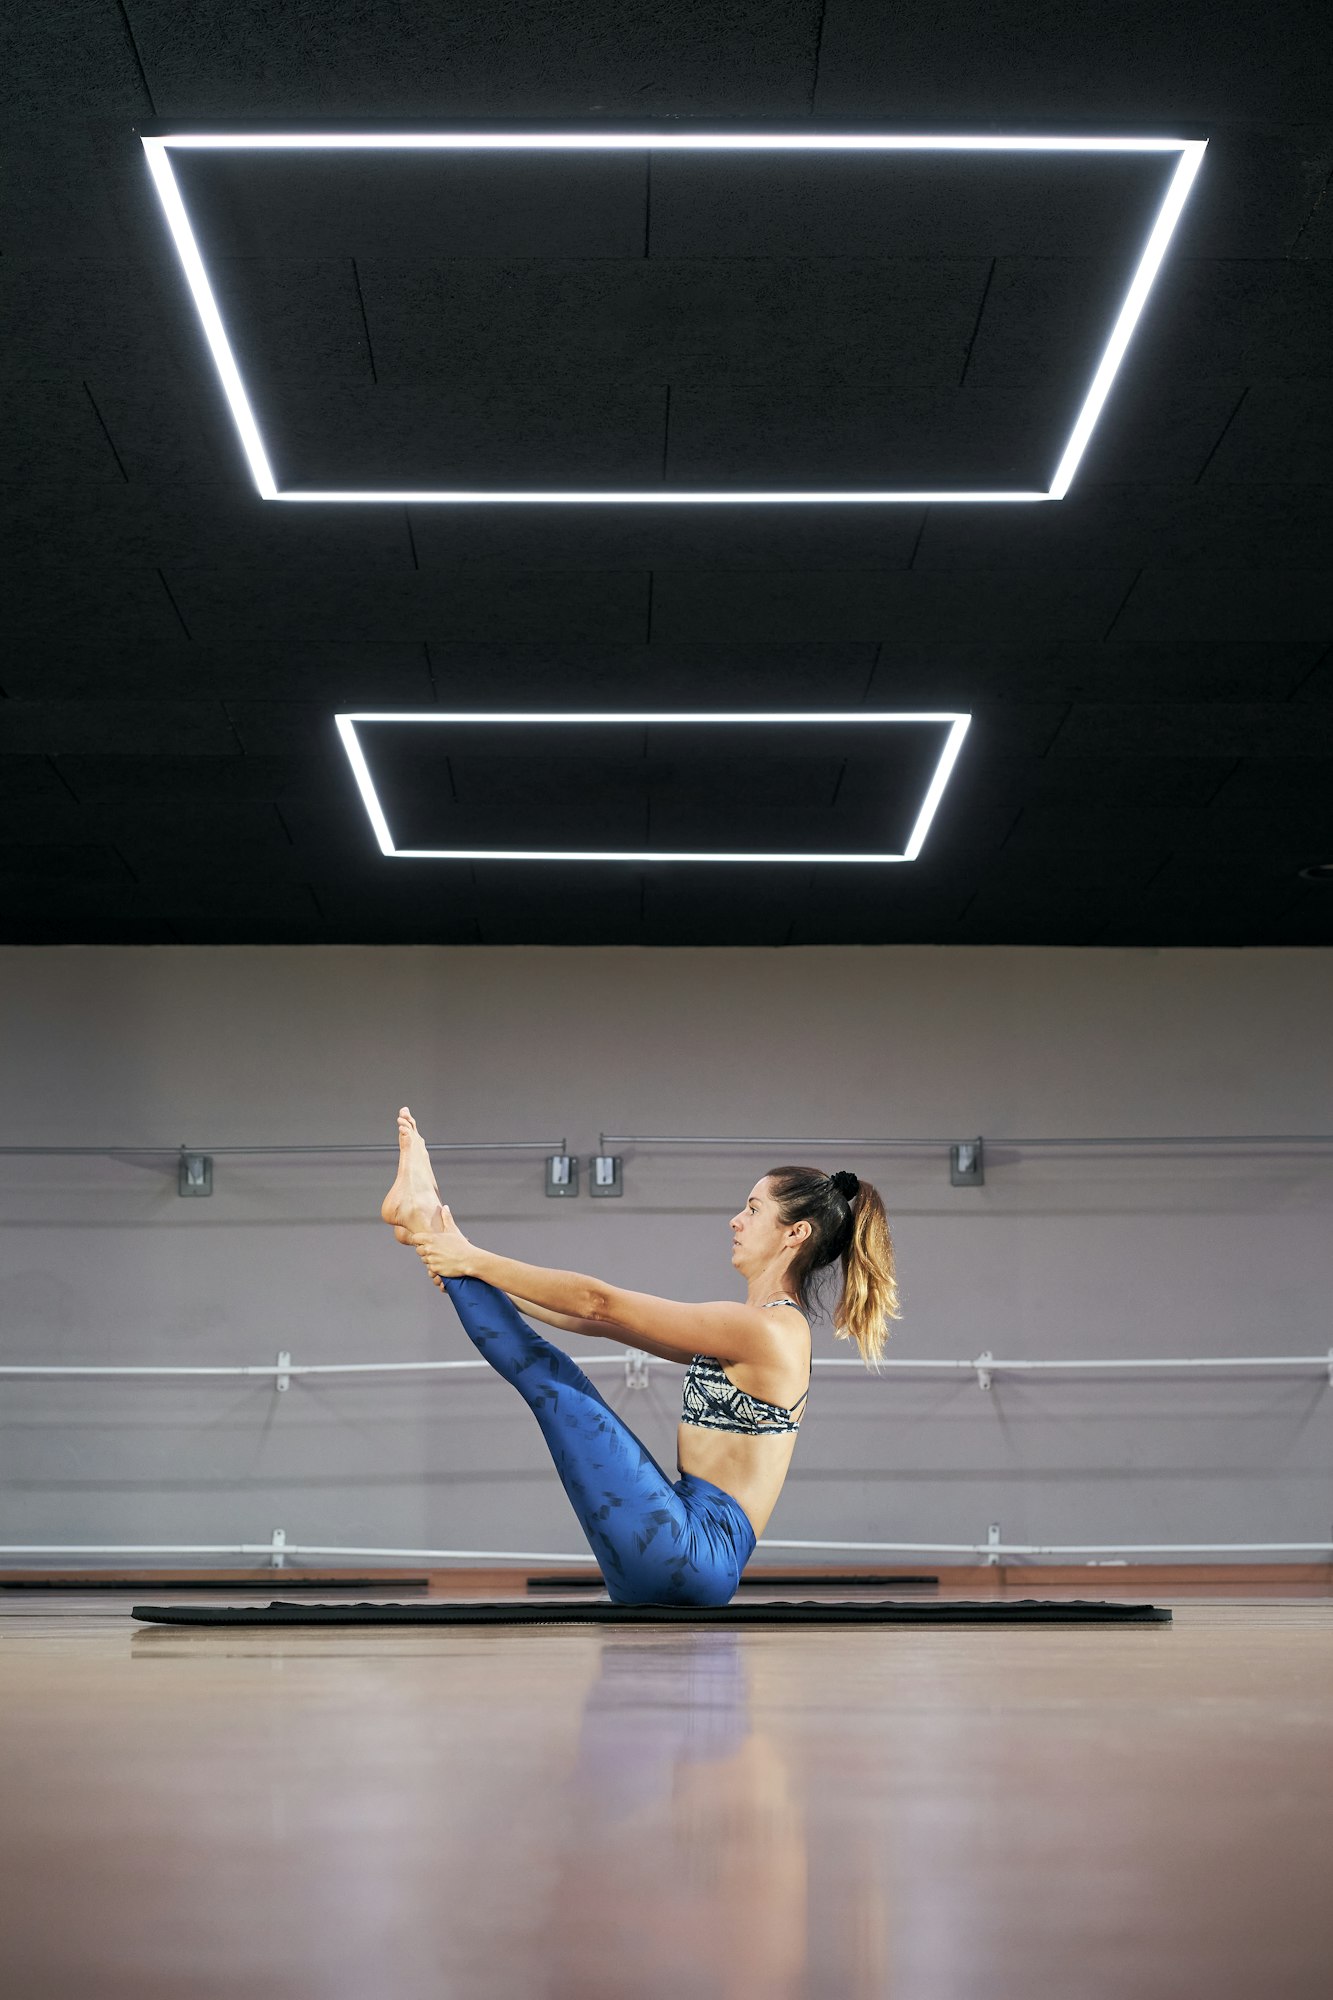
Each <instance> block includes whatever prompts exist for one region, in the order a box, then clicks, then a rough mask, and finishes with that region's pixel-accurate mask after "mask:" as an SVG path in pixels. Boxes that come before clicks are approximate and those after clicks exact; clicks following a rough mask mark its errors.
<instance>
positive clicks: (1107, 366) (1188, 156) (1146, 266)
mask: <svg viewBox="0 0 1333 2000" xmlns="http://www.w3.org/2000/svg"><path fill="white" fill-rule="evenodd" d="M1206 143H1207V142H1206V140H1202V139H1199V140H1194V141H1191V142H1190V143H1189V144H1187V145H1185V146H1183V147H1182V148H1181V153H1180V164H1179V166H1178V167H1177V168H1176V171H1175V173H1174V174H1173V175H1172V176H1171V185H1170V187H1169V188H1168V189H1167V191H1166V199H1165V200H1164V201H1163V203H1162V206H1161V208H1160V209H1159V210H1158V212H1157V220H1156V222H1155V223H1154V224H1153V229H1152V234H1151V236H1149V238H1148V242H1147V245H1146V247H1145V249H1144V252H1143V255H1142V257H1140V259H1139V266H1138V269H1137V270H1136V271H1135V273H1134V278H1133V282H1132V283H1131V285H1130V288H1129V292H1128V294H1127V296H1126V298H1125V303H1124V304H1123V306H1121V308H1120V316H1119V318H1118V319H1117V320H1116V323H1115V326H1114V328H1113V329H1112V332H1111V338H1110V339H1109V340H1108V341H1107V343H1106V352H1105V353H1104V354H1103V356H1102V358H1101V361H1100V363H1099V364H1098V368H1097V373H1096V374H1095V375H1094V376H1093V378H1092V387H1091V388H1090V389H1089V390H1088V393H1087V395H1086V397H1085V398H1084V402H1083V408H1082V409H1081V410H1080V411H1079V413H1078V416H1077V417H1076V419H1075V421H1074V428H1073V430H1072V431H1071V432H1070V434H1069V442H1068V444H1067V445H1066V446H1065V450H1064V457H1063V458H1062V459H1061V460H1060V463H1059V465H1058V466H1057V468H1056V473H1055V477H1054V479H1053V480H1052V481H1051V495H1050V497H1051V499H1052V500H1063V499H1064V497H1065V494H1066V493H1067V492H1068V491H1069V486H1070V481H1071V480H1072V479H1073V477H1074V474H1075V472H1076V471H1077V470H1078V462H1079V460H1080V459H1081V458H1082V456H1083V453H1084V451H1085V449H1086V448H1087V443H1088V439H1089V438H1090V437H1091V436H1092V427H1093V425H1094V424H1095V423H1096V421H1097V419H1098V417H1099V416H1100V415H1101V413H1102V405H1103V403H1105V401H1106V398H1107V397H1108V396H1109V395H1110V393H1111V384H1112V382H1114V380H1115V377H1116V370H1117V369H1118V368H1119V366H1120V363H1121V362H1122V361H1123V360H1124V357H1125V349H1126V348H1127V347H1128V346H1129V340H1130V335H1131V334H1132V333H1133V331H1134V329H1135V327H1136V326H1137V325H1138V323H1139V316H1140V314H1141V313H1142V311H1143V308H1144V306H1145V304H1146V303H1147V299H1148V293H1149V292H1150V291H1151V289H1152V282H1153V279H1154V278H1155V277H1156V276H1157V273H1158V271H1159V269H1160V268H1161V263H1162V259H1163V257H1165V255H1166V246H1167V244H1168V243H1169V242H1170V241H1171V237H1172V235H1173V233H1174V231H1175V227H1176V224H1177V223H1178V222H1179V220H1180V212H1181V210H1182V209H1183V208H1184V206H1185V201H1186V197H1187V196H1188V194H1189V191H1190V189H1191V188H1192V187H1193V185H1194V176H1195V175H1196V174H1197V173H1198V171H1199V168H1200V166H1201V165H1202V164H1203V155H1204V147H1205V145H1206Z"/></svg>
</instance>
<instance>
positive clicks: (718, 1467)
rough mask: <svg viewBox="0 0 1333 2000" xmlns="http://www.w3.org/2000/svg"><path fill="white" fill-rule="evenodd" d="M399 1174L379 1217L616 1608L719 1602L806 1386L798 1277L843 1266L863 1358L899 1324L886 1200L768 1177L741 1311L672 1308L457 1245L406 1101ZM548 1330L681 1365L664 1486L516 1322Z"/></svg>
mask: <svg viewBox="0 0 1333 2000" xmlns="http://www.w3.org/2000/svg"><path fill="white" fill-rule="evenodd" d="M398 1145H399V1162H398V1178H397V1179H396V1180H395V1182H394V1184H393V1186H392V1188H391V1189H390V1190H389V1193H388V1195H387V1196H386V1198H385V1201H384V1205H383V1207H382V1209H381V1210H380V1213H381V1215H382V1216H383V1217H384V1220H385V1221H386V1222H388V1223H391V1224H392V1225H393V1230H394V1235H395V1236H396V1237H397V1238H398V1240H399V1242H400V1243H410V1244H411V1245H412V1246H413V1248H414V1249H415V1250H416V1252H417V1255H418V1256H419V1257H420V1258H421V1261H422V1263H423V1264H424V1265H425V1266H426V1268H427V1270H428V1271H429V1272H430V1274H431V1277H432V1280H433V1281H434V1283H435V1284H436V1285H437V1286H439V1288H440V1289H441V1290H442V1291H446V1292H447V1293H448V1294H449V1297H450V1298H451V1299H452V1300H453V1303H454V1306H455V1308H456V1310H457V1313H458V1317H459V1318H460V1319H461V1320H462V1322H463V1327H464V1330H465V1331H466V1333H467V1335H468V1338H469V1339H470V1340H471V1341H472V1343H473V1345H474V1346H475V1347H476V1348H477V1349H478V1351H479V1352H480V1353H481V1354H483V1355H484V1356H485V1358H486V1359H487V1361H489V1362H490V1364H491V1366H492V1367H493V1368H495V1369H496V1370H497V1371H498V1372H499V1373H500V1374H501V1375H503V1376H504V1377H505V1379H506V1380H507V1381H509V1382H512V1383H513V1385H514V1387H515V1388H516V1389H517V1390H518V1392H519V1394H520V1395H521V1396H522V1397H523V1398H524V1400H525V1401H526V1402H527V1404H528V1406H529V1407H530V1409H531V1410H532V1412H533V1415H534V1416H535V1417H536V1419H537V1422H538V1423H539V1424H540V1425H541V1429H542V1434H543V1436H544V1437H545V1439H546V1442H547V1444H548V1446H549V1447H550V1451H551V1456H552V1458H553V1459H554V1460H555V1468H556V1471H557V1472H558V1473H559V1475H560V1479H561V1483H562V1484H563V1486H564V1489H565V1492H566V1493H567V1494H568V1495H569V1498H570V1501H571V1503H572V1505H573V1508H574V1512H575V1513H576V1514H577V1515H578V1518H579V1524H580V1526H581V1527H582V1529H583V1532H584V1534H585V1535H586V1536H587V1537H588V1541H589V1543H590V1545H591V1547H592V1552H593V1555H594V1556H595V1557H596V1559H597V1566H598V1568H599V1569H600V1570H601V1572H602V1575H603V1577H604V1578H605V1579H606V1587H607V1590H608V1592H609V1594H610V1597H611V1601H612V1602H613V1603H614V1604H726V1603H727V1602H728V1600H729V1599H730V1598H731V1597H732V1595H733V1594H734V1592H735V1589H736V1585H737V1584H738V1583H739V1581H740V1576H741V1571H742V1570H743V1569H744V1568H745V1565H746V1563H747V1562H748V1561H749V1559H750V1556H751V1554H752V1553H753V1550H754V1546H755V1540H756V1538H757V1537H758V1536H759V1535H761V1534H762V1533H763V1531H764V1528H765V1526H766V1525H767V1522H768V1517H769V1515H770V1514H771V1513H772V1512H773V1509H774V1507H775V1506H776V1504H777V1498H778V1495H779V1493H780V1492H781V1491H782V1482H783V1480H784V1479H785V1478H786V1476H787V1468H788V1466H789V1465H790V1464H791V1460H792V1452H793V1450H794V1449H795V1444H796V1432H797V1430H798V1429H799V1427H800V1419H801V1410H802V1407H803V1405H804V1403H805V1399H806V1394H807V1391H808V1388H809V1382H810V1327H809V1321H808V1317H807V1315H808V1313H809V1310H810V1303H811V1300H810V1281H811V1279H812V1278H813V1275H814V1273H815V1272H816V1271H818V1270H820V1269H821V1268H822V1267H823V1266H825V1265H827V1264H831V1263H832V1262H833V1261H834V1259H835V1258H840V1259H841V1262H842V1289H841V1293H840V1296H839V1301H838V1306H837V1310H836V1312H835V1315H834V1321H835V1325H834V1331H835V1333H836V1334H837V1337H838V1338H839V1339H840V1340H848V1339H850V1340H855V1342H856V1344H857V1346H858V1348H859V1349H860V1351H861V1353H862V1355H863V1356H864V1357H865V1359H866V1360H867V1361H868V1362H874V1361H875V1360H877V1359H878V1357H879V1355H880V1353H881V1352H882V1350H883V1347H884V1341H885V1338H886V1334H887V1328H886V1326H885V1320H886V1319H898V1318H900V1317H901V1314H900V1311H899V1306H898V1287H897V1283H896V1280H895V1276H894V1257H893V1244H892V1242H891V1240H890V1236H889V1228H888V1222H887V1220H886V1218H885V1214H884V1204H883V1202H882V1201H881V1200H880V1197H879V1195H878V1193H877V1192H876V1190H875V1189H874V1188H873V1187H871V1186H870V1184H869V1182H867V1181H858V1179H857V1177H856V1175H855V1174H851V1173H837V1174H824V1173H821V1172H820V1171H819V1170H818V1168H816V1167H774V1168H773V1169H772V1170H771V1171H770V1172H769V1173H767V1174H765V1175H764V1176H763V1178H762V1179H761V1180H759V1181H757V1182H756V1183H755V1185H754V1187H753V1188H752V1189H751V1190H750V1194H749V1196H748V1198H747V1200H746V1202H745V1206H744V1207H743V1208H742V1210H741V1212H740V1214H739V1215H734V1216H733V1217H732V1219H731V1234H732V1251H731V1261H732V1264H733V1265H734V1266H735V1268H736V1269H737V1270H738V1271H739V1272H740V1274H741V1276H742V1277H743V1278H744V1279H745V1280H746V1286H747V1298H746V1303H745V1304H744V1305H739V1304H734V1303H732V1302H730V1301H723V1302H719V1303H717V1304H713V1305H687V1304H684V1303H681V1302H678V1301H677V1300H674V1299H659V1298H656V1297H654V1296H653V1294H652V1293H650V1292H631V1291H626V1290H624V1289H623V1288H622V1287H620V1286H619V1285H609V1284H605V1283H603V1282H602V1281H601V1280H600V1279H598V1278H588V1277H584V1276H582V1275H581V1274H580V1273H578V1272H577V1271H556V1270H548V1269H546V1268H544V1267H543V1266H541V1265H538V1264H520V1263H518V1262H516V1261H515V1260H514V1259H513V1258H512V1257H501V1256H499V1255H498V1254H496V1253H495V1252H494V1251H490V1250H482V1249H480V1248H479V1247H478V1246H477V1245H476V1244H475V1243H471V1242H469V1241H468V1239H467V1237H466V1236H464V1234H463V1232H462V1231H461V1230H460V1229H459V1227H458V1225H457V1223H456V1222H455V1221H454V1219H453V1216H452V1215H451V1214H450V1212H449V1209H448V1208H447V1207H445V1206H443V1205H442V1204H441V1202H440V1191H439V1188H438V1187H437V1185H436V1183H435V1177H434V1175H433V1173H432V1172H431V1166H430V1160H429V1158H428V1156H427V1153H426V1146H425V1142H424V1140H423V1139H422V1137H421V1134H420V1132H418V1130H417V1127H416V1121H415V1120H414V1118H413V1117H412V1114H411V1112H410V1111H409V1110H408V1108H407V1106H406V1105H404V1106H403V1109H402V1110H401V1111H400V1112H399V1114H398ZM520 1311H521V1312H524V1313H527V1314H529V1315H530V1316H531V1317H532V1318H534V1319H540V1320H543V1321H544V1322H545V1323H546V1325H547V1326H554V1327H558V1328H559V1329H560V1330H561V1331H562V1332H563V1333H573V1334H579V1335H581V1336H582V1337H583V1338H584V1339H589V1340H614V1341H616V1342H618V1343H619V1344H621V1345H623V1346H626V1347H637V1348H639V1349H641V1350H642V1352H643V1353H645V1354H655V1355H658V1356H659V1357H660V1358H661V1359H662V1360H665V1361H678V1362H680V1364H681V1366H682V1367H684V1366H686V1365H687V1364H688V1368H689V1373H688V1374H687V1376H686V1378H685V1405H684V1411H683V1415H682V1421H681V1426H680V1432H679V1437H678V1440H677V1446H676V1452H677V1461H678V1464H679V1468H680V1478H679V1479H678V1480H676V1481H675V1482H674V1483H673V1482H672V1481H671V1480H669V1479H668V1478H667V1476H666V1474H665V1472H663V1470H662V1468H661V1466H660V1465H658V1463H657V1461H656V1459H655V1458H654V1457H653V1455H652V1453H651V1452H649V1451H647V1450H645V1448H644V1447H643V1445H641V1444H640V1442H639V1440H638V1439H637V1438H636V1437H635V1435H634V1433H633V1431H632V1430H631V1429H630V1428H629V1425H628V1424H627V1423H626V1422H625V1421H624V1419H623V1418H622V1417H620V1416H618V1415H617V1414H616V1412H615V1411H614V1410H613V1409H612V1408H611V1407H610V1405H609V1404H608V1403H607V1402H606V1401H605V1399H604V1398H603V1397H601V1396H600V1395H598V1393H597V1391H596V1389H594V1387H593V1385H592V1383H591V1382H590V1381H589V1380H588V1378H587V1376H586V1375H585V1374H584V1373H583V1371H582V1370H581V1369H580V1368H577V1367H575V1365H574V1363H573V1362H572V1361H571V1360H570V1358H569V1356H568V1355H567V1354H564V1353H562V1352H561V1350H560V1349H559V1348H558V1347H554V1346H552V1344H551V1343H550V1341H548V1340H544V1339H543V1338H542V1336H541V1335H540V1334H538V1333H534V1332H533V1330H532V1328H531V1327H530V1326H528V1325H526V1324H525V1323H524V1321H523V1320H522V1319H521V1318H520V1317H519V1313H520Z"/></svg>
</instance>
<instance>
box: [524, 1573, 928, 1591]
mask: <svg viewBox="0 0 1333 2000" xmlns="http://www.w3.org/2000/svg"><path fill="white" fill-rule="evenodd" d="M600 1581H601V1579H600V1578H599V1577H597V1576H595V1575H593V1574H592V1573H591V1572H589V1573H587V1574H586V1575H582V1576H580V1575H579V1573H578V1571H577V1570H550V1571H548V1572H547V1573H546V1575H544V1576H530V1577H529V1578H528V1579H527V1585H526V1587H527V1589H529V1590H534V1591H536V1590H596V1588H597V1586H598V1584H599V1582H600ZM938 1583H939V1578H938V1576H899V1575H898V1574H897V1573H896V1571H895V1573H894V1574H893V1575H891V1576H884V1575H881V1576H865V1575H864V1574H860V1575H858V1573H857V1572H856V1571H855V1570H851V1571H849V1572H848V1573H847V1575H845V1576H844V1575H842V1574H841V1573H840V1572H839V1571H837V1570H817V1569H816V1570H812V1571H811V1572H810V1574H809V1575H808V1576H765V1575H764V1572H763V1571H762V1570H756V1571H755V1572H754V1574H753V1575H746V1576H743V1577H742V1578H741V1580H740V1582H739V1584H738V1585H737V1586H736V1587H737V1589H738V1590H774V1589H776V1588H778V1586H781V1588H782V1589H783V1590H809V1589H810V1587H811V1585H812V1584H813V1585H814V1587H815V1588H816V1589H818V1590H838V1589H841V1590H916V1589H925V1588H927V1587H928V1586H929V1585H931V1584H938Z"/></svg>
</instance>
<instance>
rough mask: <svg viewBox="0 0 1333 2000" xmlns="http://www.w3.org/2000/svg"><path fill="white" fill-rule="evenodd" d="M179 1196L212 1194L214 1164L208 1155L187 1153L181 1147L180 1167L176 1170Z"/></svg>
mask: <svg viewBox="0 0 1333 2000" xmlns="http://www.w3.org/2000/svg"><path fill="white" fill-rule="evenodd" d="M176 1192H177V1194H212V1192H213V1162H212V1160H211V1159H210V1158H209V1156H208V1154H207V1153H187V1152H186V1150H185V1148H184V1146H182V1147H181V1157H180V1165H179V1167H178V1168H177V1170H176Z"/></svg>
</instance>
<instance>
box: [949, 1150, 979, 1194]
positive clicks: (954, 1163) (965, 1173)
mask: <svg viewBox="0 0 1333 2000" xmlns="http://www.w3.org/2000/svg"><path fill="white" fill-rule="evenodd" d="M985 1180H986V1158H985V1149H984V1148H983V1146H982V1143H981V1140H980V1138H976V1139H960V1140H959V1142H958V1144H957V1145H956V1146H950V1148H949V1186H950V1187H982V1186H983V1185H984V1184H985Z"/></svg>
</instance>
